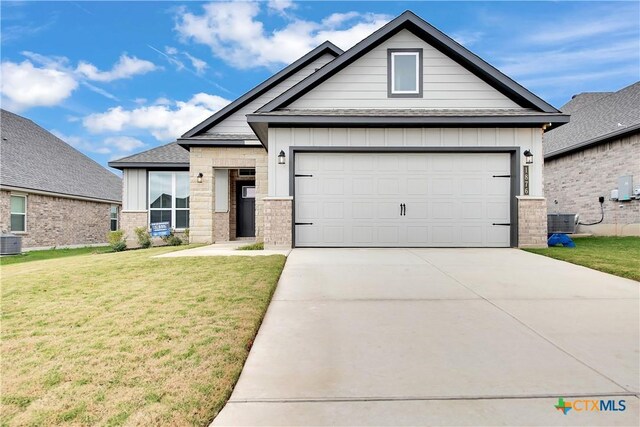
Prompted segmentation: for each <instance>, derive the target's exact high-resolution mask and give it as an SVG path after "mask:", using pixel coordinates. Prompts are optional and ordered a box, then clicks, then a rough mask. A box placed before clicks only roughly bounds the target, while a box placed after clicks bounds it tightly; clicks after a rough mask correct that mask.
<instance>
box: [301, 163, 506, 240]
mask: <svg viewBox="0 0 640 427" xmlns="http://www.w3.org/2000/svg"><path fill="white" fill-rule="evenodd" d="M509 173H510V157H509V154H508V153H459V154H452V153H297V154H296V155H295V178H294V179H295V195H294V200H295V223H296V225H295V244H296V246H298V247H305V246H310V247H319V246H325V247H340V246H343V247H421V246H422V247H508V246H510V239H509V235H510V227H509V225H508V224H509V222H510V221H509V220H510V216H509V212H510V178H509Z"/></svg>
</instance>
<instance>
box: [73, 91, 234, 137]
mask: <svg viewBox="0 0 640 427" xmlns="http://www.w3.org/2000/svg"><path fill="white" fill-rule="evenodd" d="M228 103H229V100H227V99H224V98H222V97H220V96H216V95H209V94H206V93H198V94H195V95H194V96H193V97H192V98H191V99H190V100H188V101H175V102H173V103H171V104H170V105H166V104H165V105H151V106H144V107H138V108H134V109H131V110H127V109H124V108H123V107H121V106H118V107H115V108H111V109H109V110H107V111H106V112H104V113H96V114H91V115H89V116H87V117H85V118H84V120H83V125H84V126H85V128H87V129H88V130H89V131H90V132H93V133H101V132H120V131H122V130H125V129H138V130H144V131H147V132H150V133H151V134H152V135H153V136H154V137H155V138H156V139H158V140H160V141H168V140H171V139H174V138H177V137H179V136H180V135H182V134H183V133H184V132H186V131H187V130H189V129H190V128H192V127H193V126H195V125H196V124H198V123H199V122H201V121H203V120H204V119H206V118H207V117H209V116H211V115H212V114H213V113H215V112H216V111H218V110H219V109H220V108H222V107H223V106H225V105H227V104H228Z"/></svg>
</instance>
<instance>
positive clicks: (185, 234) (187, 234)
mask: <svg viewBox="0 0 640 427" xmlns="http://www.w3.org/2000/svg"><path fill="white" fill-rule="evenodd" d="M184 240H186V241H187V243H189V229H188V228H185V229H184Z"/></svg>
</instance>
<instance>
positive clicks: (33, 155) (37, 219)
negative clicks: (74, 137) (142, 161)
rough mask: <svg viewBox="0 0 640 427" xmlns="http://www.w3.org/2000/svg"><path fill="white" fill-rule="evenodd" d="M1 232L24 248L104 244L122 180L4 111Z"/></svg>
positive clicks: (1, 117) (0, 151) (113, 223)
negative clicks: (18, 238) (17, 237)
mask: <svg viewBox="0 0 640 427" xmlns="http://www.w3.org/2000/svg"><path fill="white" fill-rule="evenodd" d="M0 123H1V138H2V140H1V141H0V158H1V160H0V230H2V231H3V232H5V231H10V232H12V233H14V234H17V235H20V236H22V246H23V248H30V249H33V248H50V247H53V246H56V247H65V246H85V245H93V244H102V243H105V242H106V240H107V239H106V236H107V233H108V232H109V230H116V229H118V214H119V206H120V204H121V199H122V197H121V195H122V180H121V179H120V178H119V177H117V176H116V175H114V174H113V173H111V172H109V171H108V170H107V169H105V168H103V167H102V166H100V165H99V164H97V163H96V162H94V161H93V160H91V159H90V158H88V157H87V156H85V155H84V154H82V153H80V152H79V151H77V150H76V149H75V148H73V147H71V146H70V145H68V144H67V143H65V142H64V141H62V140H61V139H60V138H58V137H56V136H55V135H53V134H51V133H50V132H48V131H46V130H45V129H43V128H41V127H40V126H38V125H37V124H35V123H34V122H32V121H31V120H29V119H26V118H24V117H21V116H18V115H16V114H13V113H11V112H9V111H6V110H1V112H0Z"/></svg>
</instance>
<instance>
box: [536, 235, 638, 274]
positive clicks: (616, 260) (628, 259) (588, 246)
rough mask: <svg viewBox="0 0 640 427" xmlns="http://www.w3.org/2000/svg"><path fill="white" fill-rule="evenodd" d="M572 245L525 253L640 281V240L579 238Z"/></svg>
mask: <svg viewBox="0 0 640 427" xmlns="http://www.w3.org/2000/svg"><path fill="white" fill-rule="evenodd" d="M574 242H575V243H576V247H575V248H563V247H552V248H545V249H525V250H526V251H528V252H533V253H536V254H540V255H545V256H548V257H551V258H555V259H560V260H563V261H568V262H570V263H573V264H578V265H583V266H585V267H589V268H593V269H594V270H600V271H604V272H605V273H610V274H615V275H616V276H621V277H626V278H628V279H633V280H638V281H640V262H639V261H638V260H640V237H580V238H576V239H574Z"/></svg>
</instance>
